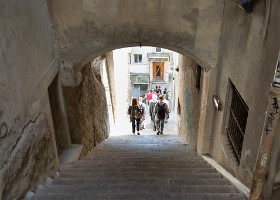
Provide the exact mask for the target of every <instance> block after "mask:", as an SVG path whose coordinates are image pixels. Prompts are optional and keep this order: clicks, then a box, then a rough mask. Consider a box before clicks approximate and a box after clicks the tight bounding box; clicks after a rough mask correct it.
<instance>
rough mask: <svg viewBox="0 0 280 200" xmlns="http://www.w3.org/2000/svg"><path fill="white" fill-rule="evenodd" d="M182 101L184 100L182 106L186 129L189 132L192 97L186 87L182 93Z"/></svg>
mask: <svg viewBox="0 0 280 200" xmlns="http://www.w3.org/2000/svg"><path fill="white" fill-rule="evenodd" d="M184 101H185V106H184V111H183V112H184V113H183V116H184V121H185V122H186V124H187V129H188V133H187V134H190V133H191V126H192V125H191V118H192V112H191V108H192V97H191V94H190V92H189V90H188V89H186V91H185V93H184Z"/></svg>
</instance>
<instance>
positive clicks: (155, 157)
mask: <svg viewBox="0 0 280 200" xmlns="http://www.w3.org/2000/svg"><path fill="white" fill-rule="evenodd" d="M166 159H167V160H170V161H171V160H174V161H184V160H185V161H189V160H203V159H202V158H201V157H198V156H196V155H177V156H175V155H170V156H160V155H158V154H154V155H143V154H138V155H135V154H127V155H117V156H116V155H112V154H108V155H107V156H106V155H105V156H104V155H102V154H99V155H97V154H94V155H91V156H87V157H85V158H82V159H81V160H152V161H165V160H166Z"/></svg>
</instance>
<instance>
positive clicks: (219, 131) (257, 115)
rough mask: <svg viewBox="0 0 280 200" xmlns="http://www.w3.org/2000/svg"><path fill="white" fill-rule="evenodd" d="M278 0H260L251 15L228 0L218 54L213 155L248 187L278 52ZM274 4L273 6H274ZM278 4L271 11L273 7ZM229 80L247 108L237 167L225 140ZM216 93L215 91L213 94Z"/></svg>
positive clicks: (279, 31)
mask: <svg viewBox="0 0 280 200" xmlns="http://www.w3.org/2000/svg"><path fill="white" fill-rule="evenodd" d="M279 3H280V2H278V1H257V2H256V5H255V8H254V12H253V13H252V14H247V13H245V12H244V11H242V10H240V9H239V8H237V7H236V4H235V2H234V1H231V0H226V1H225V11H224V18H223V28H222V37H221V46H220V48H221V49H220V59H219V64H218V68H217V70H218V71H217V80H216V82H217V89H216V94H217V95H218V96H219V97H220V99H221V103H222V105H223V111H222V112H215V116H214V121H213V122H214V128H213V130H212V134H213V137H212V143H211V155H212V156H213V157H214V158H215V160H217V161H218V162H219V163H220V164H221V165H223V166H224V167H225V168H226V169H227V170H229V171H231V173H232V174H233V175H235V176H236V177H237V178H238V179H240V180H241V181H242V182H243V183H244V184H246V185H247V186H248V187H250V185H251V180H252V176H253V169H254V165H255V161H256V157H257V153H258V147H259V141H260V136H261V132H262V128H263V122H264V116H265V115H264V114H265V111H266V108H267V103H268V97H269V89H270V84H271V82H272V79H273V74H274V70H275V64H276V60H277V54H278V51H279V49H278V48H279V40H278V37H279V36H277V34H278V35H279V33H280V30H279V24H278V25H276V23H277V22H279V12H278V13H276V12H277V11H276V10H277V9H276V8H279V6H280V5H279ZM270 4H271V5H270ZM271 8H273V9H276V10H275V11H274V12H273V13H271V12H270V9H271ZM229 78H230V79H231V80H232V82H233V84H234V85H235V86H236V88H237V90H238V91H239V93H240V94H241V96H242V98H243V99H244V101H245V102H246V104H247V105H248V107H249V115H248V119H247V126H246V132H245V137H244V143H243V148H242V157H241V161H240V164H239V165H238V166H237V165H236V163H234V162H233V161H232V159H231V158H230V156H229V155H230V154H229V148H228V146H227V144H226V142H225V141H224V138H225V137H226V135H225V134H226V132H225V129H226V126H227V124H223V120H224V118H225V110H226V109H224V108H225V107H226V106H227V101H226V94H227V87H228V84H229V80H228V79H229ZM213 95H214V94H213Z"/></svg>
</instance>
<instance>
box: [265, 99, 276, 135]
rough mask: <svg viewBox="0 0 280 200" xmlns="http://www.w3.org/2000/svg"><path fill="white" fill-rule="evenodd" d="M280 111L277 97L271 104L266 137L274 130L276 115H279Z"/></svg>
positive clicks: (266, 124) (266, 125)
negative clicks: (279, 111)
mask: <svg viewBox="0 0 280 200" xmlns="http://www.w3.org/2000/svg"><path fill="white" fill-rule="evenodd" d="M278 109H279V103H278V99H277V98H276V97H273V98H272V103H271V110H270V111H269V113H268V115H267V118H266V123H265V133H266V135H269V134H270V133H271V131H272V130H273V122H274V120H275V118H276V115H277V114H278Z"/></svg>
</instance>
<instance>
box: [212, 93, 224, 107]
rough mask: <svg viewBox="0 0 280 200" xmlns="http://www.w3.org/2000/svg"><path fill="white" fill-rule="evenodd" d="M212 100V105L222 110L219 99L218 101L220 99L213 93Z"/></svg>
mask: <svg viewBox="0 0 280 200" xmlns="http://www.w3.org/2000/svg"><path fill="white" fill-rule="evenodd" d="M213 101H214V106H215V108H216V110H217V111H221V110H222V104H221V101H220V99H219V97H218V96H217V95H213Z"/></svg>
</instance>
